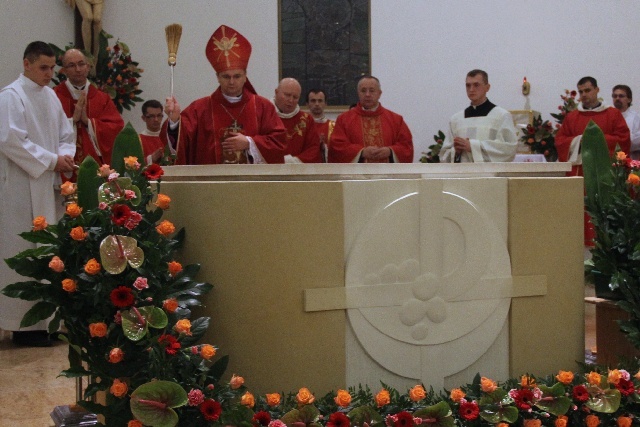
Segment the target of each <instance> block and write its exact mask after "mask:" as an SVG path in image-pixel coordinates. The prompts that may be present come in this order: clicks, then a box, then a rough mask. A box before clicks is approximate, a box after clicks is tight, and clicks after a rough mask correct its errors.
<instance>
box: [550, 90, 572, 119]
mask: <svg viewBox="0 0 640 427" xmlns="http://www.w3.org/2000/svg"><path fill="white" fill-rule="evenodd" d="M577 95H578V93H577V92H576V91H575V90H572V91H570V90H569V89H565V90H564V95H560V98H561V99H562V105H559V106H558V110H560V112H559V113H551V117H553V118H554V119H556V129H558V128H559V127H560V125H561V124H562V121H563V120H564V118H565V117H566V116H567V114H569V113H570V112H571V111H573V110H575V109H576V108H578V101H579V100H577V99H576V96H577Z"/></svg>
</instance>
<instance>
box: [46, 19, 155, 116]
mask: <svg viewBox="0 0 640 427" xmlns="http://www.w3.org/2000/svg"><path fill="white" fill-rule="evenodd" d="M111 38H113V36H112V35H111V34H107V33H106V32H105V31H101V32H100V37H99V40H100V50H99V53H98V58H93V57H92V56H91V55H90V54H87V53H86V52H85V56H87V58H91V59H92V60H95V63H94V65H95V67H94V72H95V75H92V76H93V83H94V84H95V86H96V87H97V88H98V89H100V90H101V91H103V92H105V93H107V94H109V96H110V97H111V99H113V102H114V104H115V105H116V108H117V109H118V111H119V112H120V113H122V111H123V109H126V110H130V109H131V107H133V106H135V104H136V102H141V101H143V99H142V98H140V97H139V95H140V94H141V93H142V90H140V89H139V88H138V84H139V81H140V74H141V73H142V72H143V71H144V70H143V69H142V68H139V67H138V63H137V62H135V61H133V60H132V59H131V51H130V50H129V46H127V45H126V44H125V43H124V42H122V41H120V39H118V40H116V42H115V43H114V45H113V46H109V39H111ZM49 45H50V46H51V47H52V48H53V50H54V51H55V52H56V58H57V59H56V64H57V65H58V66H60V67H61V66H62V55H63V54H64V52H65V51H66V50H67V49H70V48H72V47H73V46H66V47H65V50H62V49H60V48H59V47H57V46H55V45H53V44H51V43H50V44H49ZM66 78H67V77H66V76H65V75H64V73H62V72H60V71H58V72H57V73H56V79H54V83H55V84H58V83H59V82H60V81H64V80H66Z"/></svg>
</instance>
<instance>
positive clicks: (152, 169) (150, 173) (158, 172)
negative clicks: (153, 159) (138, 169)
mask: <svg viewBox="0 0 640 427" xmlns="http://www.w3.org/2000/svg"><path fill="white" fill-rule="evenodd" d="M162 175H164V170H163V169H162V168H161V167H160V165H157V164H155V163H152V164H150V165H149V167H147V168H146V169H145V170H144V176H146V177H147V179H149V180H151V181H153V180H156V179H158V178H160V177H161V176H162Z"/></svg>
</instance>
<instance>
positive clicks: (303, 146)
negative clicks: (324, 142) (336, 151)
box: [279, 108, 322, 163]
mask: <svg viewBox="0 0 640 427" xmlns="http://www.w3.org/2000/svg"><path fill="white" fill-rule="evenodd" d="M279 116H280V120H282V124H284V127H285V129H286V135H287V136H286V149H285V154H288V155H289V156H292V157H295V158H297V159H298V160H299V161H300V162H302V163H321V162H322V152H321V147H320V138H319V136H318V132H317V130H316V123H315V121H314V120H313V116H311V114H309V113H305V112H304V111H300V110H299V108H298V112H297V113H296V114H294V115H293V116H291V117H282V116H283V115H282V114H280V115H279ZM285 161H287V162H288V161H289V160H287V158H285ZM292 162H294V163H297V161H296V160H292Z"/></svg>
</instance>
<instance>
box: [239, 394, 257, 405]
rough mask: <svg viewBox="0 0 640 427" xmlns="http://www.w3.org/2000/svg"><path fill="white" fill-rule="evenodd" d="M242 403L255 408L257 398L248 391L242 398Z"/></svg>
mask: <svg viewBox="0 0 640 427" xmlns="http://www.w3.org/2000/svg"><path fill="white" fill-rule="evenodd" d="M240 404H241V405H244V406H248V407H249V408H253V407H254V406H255V404H256V400H255V399H254V397H253V394H251V393H249V392H248V391H247V392H245V393H244V394H243V395H242V397H241V398H240Z"/></svg>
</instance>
